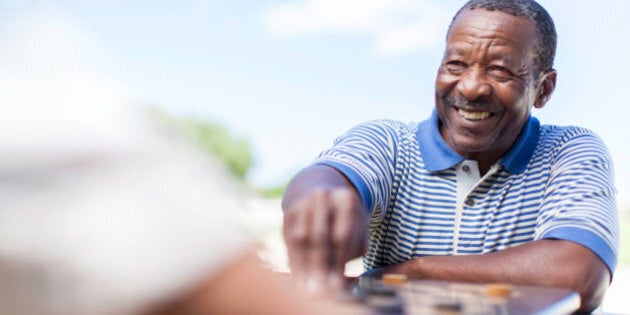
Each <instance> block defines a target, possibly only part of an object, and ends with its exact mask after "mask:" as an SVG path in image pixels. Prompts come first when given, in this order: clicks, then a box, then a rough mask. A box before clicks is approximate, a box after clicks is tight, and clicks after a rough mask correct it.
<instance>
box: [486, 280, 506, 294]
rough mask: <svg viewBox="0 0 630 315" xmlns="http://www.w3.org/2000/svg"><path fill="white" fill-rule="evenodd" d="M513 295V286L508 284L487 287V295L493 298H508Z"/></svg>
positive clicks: (495, 284) (491, 284)
mask: <svg viewBox="0 0 630 315" xmlns="http://www.w3.org/2000/svg"><path fill="white" fill-rule="evenodd" d="M510 293H512V286H511V285H509V284H507V283H490V284H487V285H486V295H487V296H493V297H508V296H510Z"/></svg>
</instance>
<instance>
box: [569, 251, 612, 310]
mask: <svg viewBox="0 0 630 315" xmlns="http://www.w3.org/2000/svg"><path fill="white" fill-rule="evenodd" d="M600 263H601V264H602V265H603V263H602V262H601V261H600ZM609 285H610V273H609V271H608V268H606V267H605V266H598V267H596V268H592V269H589V270H588V271H587V272H585V273H584V275H583V276H582V277H580V279H579V280H578V281H576V284H575V287H574V288H573V289H574V290H576V291H577V292H578V293H579V294H580V299H581V305H580V311H581V312H591V311H593V310H595V309H596V308H597V307H598V306H599V305H600V304H601V303H602V302H603V300H604V296H605V294H606V290H607V289H608V286H609Z"/></svg>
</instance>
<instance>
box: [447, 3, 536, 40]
mask: <svg viewBox="0 0 630 315" xmlns="http://www.w3.org/2000/svg"><path fill="white" fill-rule="evenodd" d="M462 31H463V32H464V33H466V32H468V31H474V32H475V35H476V36H479V37H484V36H488V37H496V36H497V35H498V36H501V37H504V38H505V39H514V37H515V36H518V37H519V38H521V39H535V37H536V27H535V25H534V24H533V23H532V22H531V21H530V20H528V19H526V18H524V17H517V16H514V15H511V14H509V13H506V12H502V11H498V10H493V11H489V10H486V9H483V8H476V9H466V10H464V11H462V12H460V13H459V15H457V17H456V18H455V19H454V20H453V22H452V23H451V26H450V28H449V33H448V37H450V36H452V35H454V34H461V33H462Z"/></svg>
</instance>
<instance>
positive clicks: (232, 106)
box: [0, 0, 630, 207]
mask: <svg viewBox="0 0 630 315" xmlns="http://www.w3.org/2000/svg"><path fill="white" fill-rule="evenodd" d="M463 2H464V1H454V0H452V1H448V0H447V1H438V0H413V1H412V0H291V1H281V0H274V1H268V0H259V1H248V0H241V1H228V0H209V1H201V0H182V1H145V0H142V1H123V0H113V1H86V0H82V1H81V0H74V1H73V0H57V1H46V0H0V30H2V31H1V32H0V83H2V84H1V85H0V89H4V90H5V91H4V92H1V93H0V102H2V103H4V104H21V103H20V102H31V103H37V102H40V103H46V104H53V103H54V102H51V100H56V101H57V102H58V103H59V104H75V106H76V107H86V106H90V103H91V102H93V100H94V99H95V98H98V99H99V100H108V101H110V102H130V103H137V104H152V105H156V106H159V107H161V108H164V109H166V110H168V111H170V112H173V113H175V114H182V115H194V116H197V117H201V118H209V119H212V120H215V121H219V122H221V123H224V124H225V125H227V126H228V127H229V128H230V129H231V130H233V131H234V132H235V133H236V134H238V135H240V136H244V137H248V138H250V139H251V141H252V145H253V149H254V152H255V155H256V161H257V163H256V165H255V167H254V169H253V170H252V172H251V174H250V176H249V180H250V181H251V182H252V183H253V184H255V185H258V186H265V185H268V186H270V185H276V184H280V183H283V182H284V181H286V180H287V179H288V177H289V176H290V175H292V174H293V173H295V172H296V171H297V170H299V169H300V168H301V167H303V166H305V165H306V164H308V163H309V162H310V161H312V159H313V158H314V157H315V156H316V155H317V153H318V152H319V151H321V150H322V149H324V148H326V147H327V146H329V145H330V144H331V143H332V141H333V139H334V138H335V137H336V136H338V135H339V134H341V133H342V132H344V131H345V130H347V129H348V128H350V127H351V126H353V125H354V124H357V123H359V122H362V121H365V120H370V119H377V118H393V119H399V120H404V121H419V120H422V119H424V118H425V117H426V116H427V115H428V113H429V112H430V111H431V109H432V107H433V81H434V76H435V73H436V67H437V65H438V63H439V61H440V57H441V54H442V48H443V38H444V33H445V31H446V27H447V25H448V23H449V22H450V18H451V16H452V15H453V14H454V13H455V11H456V10H457V8H458V7H459V6H461V5H462V4H463ZM540 2H541V4H543V5H544V6H545V7H546V8H547V9H548V11H549V12H550V14H551V15H552V17H553V18H554V20H555V22H556V27H557V30H558V34H559V46H558V54H557V57H556V68H557V69H558V73H559V75H558V85H557V89H556V93H555V94H554V96H553V98H552V99H551V101H550V102H549V103H548V104H547V106H546V107H545V108H543V109H541V110H535V111H534V115H535V116H537V117H538V118H539V119H541V121H542V122H543V123H553V124H563V125H566V124H575V125H582V126H586V127H588V128H591V129H592V130H594V131H596V132H597V133H598V134H599V135H600V136H601V137H602V138H603V139H604V141H605V142H606V143H607V144H608V146H609V149H610V151H611V153H612V154H613V158H614V160H615V163H616V173H617V184H618V188H619V201H620V203H621V205H622V206H623V207H627V206H630V179H629V178H630V165H629V163H630V145H628V141H627V140H626V138H627V134H628V132H626V131H624V127H625V126H626V125H627V123H626V121H627V117H630V110H629V109H628V108H629V107H630V104H628V102H627V101H626V97H624V96H625V95H626V93H625V92H626V91H625V88H627V86H628V82H630V81H629V80H628V78H627V75H628V74H629V73H630V66H629V65H628V62H627V60H626V59H627V58H626V56H627V55H628V50H629V48H630V44H628V42H627V39H628V38H630V27H628V22H627V21H626V20H624V19H626V18H627V17H628V16H630V3H629V2H627V1H618V0H617V1H614V0H601V1H597V2H596V3H593V2H590V1H588V2H587V1H570V2H569V1H552V0H545V1H540ZM589 3H590V4H591V5H594V6H592V7H591V6H589Z"/></svg>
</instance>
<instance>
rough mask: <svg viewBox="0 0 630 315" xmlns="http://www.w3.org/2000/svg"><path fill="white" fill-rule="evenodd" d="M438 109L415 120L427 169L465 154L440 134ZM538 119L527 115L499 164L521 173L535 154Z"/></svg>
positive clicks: (457, 160) (453, 162) (448, 164)
mask: <svg viewBox="0 0 630 315" xmlns="http://www.w3.org/2000/svg"><path fill="white" fill-rule="evenodd" d="M438 121H439V117H438V114H437V110H435V109H434V110H433V112H432V113H431V117H429V119H427V120H425V121H423V122H421V123H420V124H418V131H417V134H416V137H417V139H418V145H419V147H420V153H421V154H422V159H423V160H424V165H425V168H426V169H427V170H428V171H430V172H435V171H441V170H445V169H448V168H451V167H453V166H454V165H456V164H458V163H460V162H461V161H463V160H464V158H463V157H462V156H461V155H459V154H458V153H457V152H455V150H453V149H452V148H451V147H450V146H449V145H448V144H447V143H446V141H444V139H443V138H442V135H440V131H439V127H438V126H439V125H438ZM539 131H540V122H539V121H538V119H536V118H535V117H532V116H530V117H529V119H528V120H527V122H526V123H525V126H523V130H522V131H521V133H520V134H519V136H518V138H517V139H516V142H515V143H514V145H513V146H512V148H510V150H509V151H508V152H507V153H506V154H505V155H504V156H503V158H502V159H501V164H502V165H503V166H504V167H505V168H506V169H507V170H508V171H510V172H511V173H521V172H523V171H524V170H525V169H526V168H527V164H528V163H529V160H530V159H531V157H532V155H533V154H534V149H535V148H536V144H537V143H538V136H539Z"/></svg>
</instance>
